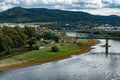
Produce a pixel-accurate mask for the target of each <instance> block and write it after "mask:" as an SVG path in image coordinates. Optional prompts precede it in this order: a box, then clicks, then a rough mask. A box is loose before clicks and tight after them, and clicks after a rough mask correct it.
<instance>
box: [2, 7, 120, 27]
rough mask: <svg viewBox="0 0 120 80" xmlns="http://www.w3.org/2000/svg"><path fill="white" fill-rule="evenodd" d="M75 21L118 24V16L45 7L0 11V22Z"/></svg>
mask: <svg viewBox="0 0 120 80" xmlns="http://www.w3.org/2000/svg"><path fill="white" fill-rule="evenodd" d="M54 21H63V22H75V23H79V24H81V25H92V26H95V25H102V24H110V25H113V26H120V16H117V15H111V16H99V15H92V14H89V13H85V12H73V11H63V10H50V9H45V8H29V9H26V8H22V7H14V8H12V9H8V10H7V11H3V12H0V23H9V22H13V23H28V22H54Z"/></svg>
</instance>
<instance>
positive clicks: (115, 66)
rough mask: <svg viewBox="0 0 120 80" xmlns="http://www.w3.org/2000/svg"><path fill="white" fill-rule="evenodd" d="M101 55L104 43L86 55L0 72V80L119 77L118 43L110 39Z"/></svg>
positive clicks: (90, 79)
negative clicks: (107, 49)
mask: <svg viewBox="0 0 120 80" xmlns="http://www.w3.org/2000/svg"><path fill="white" fill-rule="evenodd" d="M109 43H110V45H111V47H110V48H109V54H108V55H106V54H105V48H103V47H101V45H102V44H105V41H104V40H100V44H98V45H96V46H93V47H94V49H92V50H91V51H90V52H88V53H85V54H82V55H72V56H71V57H70V58H68V59H63V60H59V61H54V62H50V63H45V64H42V65H36V66H31V67H26V68H21V69H16V70H11V71H4V72H1V73H0V80H112V79H114V78H118V77H120V42H118V41H114V40H110V41H109Z"/></svg>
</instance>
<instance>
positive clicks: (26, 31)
mask: <svg viewBox="0 0 120 80" xmlns="http://www.w3.org/2000/svg"><path fill="white" fill-rule="evenodd" d="M36 37H37V33H36V30H35V28H32V27H27V26H26V27H24V28H20V27H17V26H16V27H14V28H12V27H8V26H4V27H3V28H0V52H3V53H4V54H5V55H9V54H10V53H11V51H12V50H13V49H15V48H21V47H23V46H25V45H26V44H27V43H28V44H29V45H31V41H35V39H36ZM33 38H34V39H33Z"/></svg>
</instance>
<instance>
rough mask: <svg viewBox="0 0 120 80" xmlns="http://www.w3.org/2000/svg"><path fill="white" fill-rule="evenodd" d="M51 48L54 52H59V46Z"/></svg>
mask: <svg viewBox="0 0 120 80" xmlns="http://www.w3.org/2000/svg"><path fill="white" fill-rule="evenodd" d="M51 50H52V52H58V51H59V49H58V47H57V46H52V47H51Z"/></svg>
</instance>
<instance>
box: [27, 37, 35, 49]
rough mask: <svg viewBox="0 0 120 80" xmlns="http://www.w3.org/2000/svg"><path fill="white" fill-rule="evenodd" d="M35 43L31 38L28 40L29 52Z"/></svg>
mask: <svg viewBox="0 0 120 80" xmlns="http://www.w3.org/2000/svg"><path fill="white" fill-rule="evenodd" d="M35 43H36V39H35V38H34V37H32V38H30V39H29V40H28V45H29V49H30V50H32V48H33V44H35Z"/></svg>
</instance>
